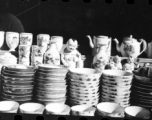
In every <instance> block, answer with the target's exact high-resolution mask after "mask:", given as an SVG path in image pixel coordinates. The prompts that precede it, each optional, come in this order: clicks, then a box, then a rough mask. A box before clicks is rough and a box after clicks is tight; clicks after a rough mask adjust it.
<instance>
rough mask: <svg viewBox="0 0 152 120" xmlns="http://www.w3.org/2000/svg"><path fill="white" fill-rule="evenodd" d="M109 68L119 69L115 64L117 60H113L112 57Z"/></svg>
mask: <svg viewBox="0 0 152 120" xmlns="http://www.w3.org/2000/svg"><path fill="white" fill-rule="evenodd" d="M108 69H112V70H117V69H118V68H117V67H116V66H115V62H114V61H113V59H110V60H109V65H108Z"/></svg>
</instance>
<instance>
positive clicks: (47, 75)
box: [35, 64, 68, 105]
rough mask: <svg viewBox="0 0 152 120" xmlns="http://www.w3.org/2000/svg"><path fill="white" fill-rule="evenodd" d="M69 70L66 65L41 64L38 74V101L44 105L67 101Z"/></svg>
mask: <svg viewBox="0 0 152 120" xmlns="http://www.w3.org/2000/svg"><path fill="white" fill-rule="evenodd" d="M67 72H68V69H67V68H66V67H64V66H51V65H48V64H43V65H39V66H38V70H37V74H36V88H35V92H36V96H35V98H36V101H38V102H40V103H42V104H44V105H46V104H48V103H65V101H66V91H67V90H66V87H67V85H66V79H65V77H66V74H67Z"/></svg>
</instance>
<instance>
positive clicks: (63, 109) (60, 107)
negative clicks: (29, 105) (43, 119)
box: [45, 103, 71, 115]
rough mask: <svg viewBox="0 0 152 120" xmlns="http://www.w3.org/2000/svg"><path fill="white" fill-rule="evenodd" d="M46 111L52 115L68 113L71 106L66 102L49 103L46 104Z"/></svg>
mask: <svg viewBox="0 0 152 120" xmlns="http://www.w3.org/2000/svg"><path fill="white" fill-rule="evenodd" d="M45 109H46V113H47V114H52V115H69V114H70V110H71V108H70V107H69V106H68V105H66V104H61V103H50V104H47V105H46V107H45Z"/></svg>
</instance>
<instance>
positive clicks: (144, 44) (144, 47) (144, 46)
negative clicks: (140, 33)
mask: <svg viewBox="0 0 152 120" xmlns="http://www.w3.org/2000/svg"><path fill="white" fill-rule="evenodd" d="M140 40H141V42H140V45H141V43H143V50H142V51H141V52H140V54H139V55H141V54H142V53H143V52H144V51H145V50H146V49H147V43H146V41H145V40H144V39H140Z"/></svg>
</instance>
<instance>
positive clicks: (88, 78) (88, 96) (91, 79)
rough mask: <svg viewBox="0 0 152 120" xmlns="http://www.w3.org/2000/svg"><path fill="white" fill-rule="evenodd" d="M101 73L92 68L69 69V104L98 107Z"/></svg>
mask: <svg viewBox="0 0 152 120" xmlns="http://www.w3.org/2000/svg"><path fill="white" fill-rule="evenodd" d="M100 76H101V73H96V70H95V69H91V68H71V69H69V74H68V80H69V81H70V82H69V102H70V104H71V105H82V104H89V105H97V104H98V102H99V93H98V91H99V84H100V83H99V81H100Z"/></svg>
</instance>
